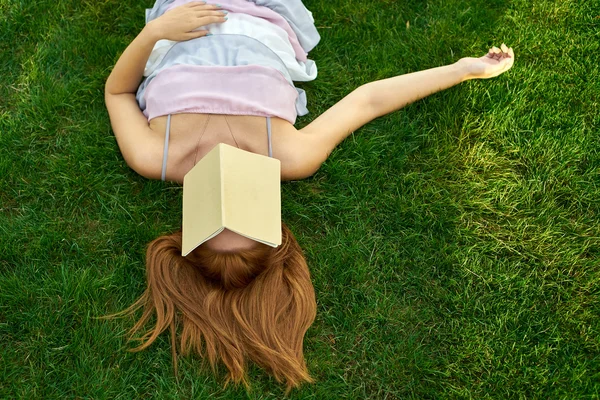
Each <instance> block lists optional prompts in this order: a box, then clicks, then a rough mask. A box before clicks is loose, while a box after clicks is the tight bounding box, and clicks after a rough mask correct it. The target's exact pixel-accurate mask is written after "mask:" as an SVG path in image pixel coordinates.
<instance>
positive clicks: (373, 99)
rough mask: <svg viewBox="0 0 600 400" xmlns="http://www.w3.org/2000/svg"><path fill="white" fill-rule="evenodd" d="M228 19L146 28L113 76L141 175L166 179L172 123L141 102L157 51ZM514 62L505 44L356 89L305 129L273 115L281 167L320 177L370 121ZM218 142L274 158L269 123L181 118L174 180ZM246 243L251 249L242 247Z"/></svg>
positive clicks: (112, 93) (176, 121) (187, 13)
mask: <svg viewBox="0 0 600 400" xmlns="http://www.w3.org/2000/svg"><path fill="white" fill-rule="evenodd" d="M225 15H226V14H225V13H223V12H222V11H220V8H219V7H218V6H217V5H211V4H205V3H202V2H195V3H188V4H185V5H183V6H180V7H177V8H175V9H173V10H171V11H169V12H167V13H165V14H164V15H162V16H161V17H159V18H157V19H156V20H154V21H152V22H150V23H149V24H148V25H146V27H144V29H143V30H142V31H141V32H140V34H139V35H138V36H137V37H136V38H135V39H134V40H133V42H132V43H131V44H130V45H129V46H128V47H127V49H126V50H125V51H124V52H123V54H122V55H121V57H120V58H119V60H118V62H117V64H116V65H115V67H114V69H113V71H112V73H111V74H110V76H109V78H108V80H107V82H106V87H105V101H106V107H107V109H108V113H109V115H110V120H111V124H112V127H113V131H114V133H115V136H116V138H117V142H118V144H119V148H120V149H121V153H122V154H123V157H124V158H125V160H126V162H127V164H128V165H129V166H130V167H131V168H132V169H134V170H135V171H136V172H138V173H139V174H140V175H143V176H145V177H147V178H151V179H160V175H161V167H162V160H163V148H164V138H165V128H166V120H167V117H166V116H163V117H157V118H154V119H153V120H151V121H148V120H147V119H146V117H145V116H144V115H143V114H142V112H141V110H140V109H139V106H138V104H137V102H136V99H135V92H136V91H137V88H138V86H139V84H140V82H141V80H142V78H143V71H144V67H145V64H146V62H147V60H148V57H149V56H150V53H151V51H152V48H153V47H154V45H155V44H156V42H157V41H158V40H160V39H169V40H176V41H184V40H190V39H194V38H201V37H202V36H205V35H206V34H207V33H208V31H206V30H203V29H202V27H203V26H206V25H208V24H213V23H226V18H225ZM514 59H515V55H514V52H513V50H512V48H508V47H507V46H506V45H504V44H502V46H501V47H500V48H497V47H493V48H492V49H490V50H489V52H488V53H487V54H486V55H484V56H483V57H479V58H473V57H467V58H462V59H460V60H459V61H457V62H456V63H454V64H451V65H446V66H443V67H438V68H432V69H428V70H424V71H419V72H414V73H410V74H405V75H400V76H396V77H392V78H388V79H383V80H379V81H374V82H370V83H367V84H365V85H362V86H360V87H359V88H357V89H355V90H354V91H352V92H351V93H350V94H348V95H347V96H346V97H344V98H343V99H342V100H341V101H339V102H338V103H337V104H335V105H334V106H333V107H331V108H330V109H329V110H327V111H326V112H325V113H323V114H322V115H320V116H319V117H317V118H316V119H315V120H314V121H313V122H312V123H310V124H309V125H308V126H306V127H305V128H303V129H301V130H297V129H296V128H295V127H294V126H293V125H292V124H291V123H290V122H288V121H286V120H283V119H281V118H277V117H273V118H272V133H273V136H272V145H273V156H274V157H275V158H277V159H279V160H280V161H281V178H282V180H292V179H302V178H306V177H308V176H310V175H312V174H313V173H314V172H316V171H317V170H318V169H319V167H320V166H321V164H322V163H323V162H324V161H325V160H326V159H327V157H328V156H329V154H331V152H332V151H333V149H334V148H335V147H336V146H337V145H338V144H339V143H340V142H341V141H342V140H344V139H345V138H346V137H347V136H348V135H350V134H351V133H352V132H354V131H355V130H357V129H358V128H360V127H362V126H363V125H365V124H366V123H368V122H370V121H372V120H374V119H376V118H378V117H380V116H383V115H386V114H389V113H391V112H393V111H396V110H399V109H401V108H402V107H404V106H406V105H408V104H410V103H412V102H415V101H417V100H419V99H422V98H424V97H427V96H429V95H431V94H433V93H436V92H439V91H441V90H444V89H447V88H449V87H452V86H454V85H457V84H459V83H461V82H463V81H465V80H469V79H487V78H492V77H495V76H498V75H500V74H502V73H503V72H505V71H507V70H509V69H510V68H511V67H512V66H513V63H514ZM205 126H206V128H204V127H205ZM199 139H201V140H199ZM218 143H226V144H231V145H234V146H239V147H240V148H242V149H244V150H247V151H250V152H254V153H258V154H265V155H266V154H267V133H266V122H265V118H264V117H256V116H235V115H229V116H225V115H210V116H209V115H208V114H177V115H173V116H172V117H171V135H170V140H169V155H168V164H167V173H166V178H167V180H171V181H175V182H180V183H182V182H183V177H184V175H185V174H186V173H187V172H188V171H189V170H190V169H191V168H192V167H193V166H194V164H195V162H196V161H198V160H200V159H201V158H202V157H203V156H204V155H205V154H206V153H208V152H209V151H210V150H211V149H212V148H213V147H214V146H215V145H216V144H218ZM234 235H235V234H234ZM239 245H240V246H241V247H244V245H243V243H241V242H240V243H239ZM217 247H218V246H217Z"/></svg>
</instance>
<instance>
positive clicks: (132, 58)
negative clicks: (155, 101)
mask: <svg viewBox="0 0 600 400" xmlns="http://www.w3.org/2000/svg"><path fill="white" fill-rule="evenodd" d="M157 41H158V38H157V36H156V35H155V34H154V32H153V31H152V29H151V28H150V27H149V26H148V25H147V26H146V27H145V28H144V29H143V30H142V31H141V32H140V34H139V35H138V36H137V37H136V38H135V39H134V40H133V42H131V43H130V44H129V46H127V48H126V49H125V51H124V52H123V54H122V55H121V57H120V58H119V60H118V61H117V64H116V65H115V67H114V68H113V70H112V72H111V74H110V76H109V77H108V79H107V80H106V86H105V91H106V93H109V94H123V93H135V92H136V90H137V88H138V86H139V84H140V81H141V80H142V77H143V75H144V68H145V66H146V62H147V61H148V57H150V53H152V49H153V48H154V45H155V44H156V42H157Z"/></svg>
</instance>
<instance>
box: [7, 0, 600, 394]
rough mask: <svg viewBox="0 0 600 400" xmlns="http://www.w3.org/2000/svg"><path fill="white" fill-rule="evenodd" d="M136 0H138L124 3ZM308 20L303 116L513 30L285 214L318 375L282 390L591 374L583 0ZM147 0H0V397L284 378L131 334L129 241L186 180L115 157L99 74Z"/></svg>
mask: <svg viewBox="0 0 600 400" xmlns="http://www.w3.org/2000/svg"><path fill="white" fill-rule="evenodd" d="M134 3H135V5H133V4H134ZM305 4H306V5H307V7H308V8H309V9H311V10H312V11H313V13H314V16H315V20H316V25H317V27H318V28H319V31H320V33H321V36H322V40H321V43H320V44H319V45H318V46H317V48H316V49H315V50H314V51H313V52H311V54H310V58H312V59H314V60H315V61H316V62H317V65H318V67H319V77H318V78H317V80H316V81H314V82H311V83H308V84H302V85H299V86H300V87H302V88H304V89H305V90H306V91H307V93H308V100H309V109H310V114H309V115H307V116H306V117H302V118H300V119H299V121H298V126H304V125H306V124H307V123H308V122H310V121H311V120H312V119H314V118H315V117H316V116H317V115H319V114H320V113H321V112H323V111H324V110H326V109H327V108H328V107H330V106H331V105H333V104H334V103H335V102H336V101H337V100H339V99H340V98H341V97H342V96H344V95H345V94H347V93H348V92H350V91H351V90H353V89H354V88H356V87H358V86H359V85H361V84H363V83H366V82H369V81H372V80H376V79H382V78H386V77H390V76H393V75H397V74H403V73H407V72H412V71H416V70H420V69H425V68H431V67H435V66H439V65H442V64H446V63H452V62H454V61H456V60H458V59H459V58H460V57H463V56H479V55H483V54H484V53H485V52H486V51H487V49H488V48H489V47H490V46H492V45H497V46H499V45H500V44H501V43H503V42H505V43H506V44H508V45H509V46H512V47H513V48H514V49H515V53H516V62H515V66H514V68H513V69H512V70H511V71H509V72H508V73H506V74H504V75H502V76H500V77H498V78H495V79H493V80H488V81H469V82H466V83H463V84H461V85H459V86H457V87H454V88H452V89H450V90H447V91H445V92H443V93H438V94H436V95H433V96H431V97H429V98H427V99H425V100H422V101H419V102H417V103H415V104H413V105H410V106H408V107H406V108H405V109H403V110H401V111H398V112H396V113H394V114H391V115H388V116H385V117H382V118H380V119H378V120H376V121H374V122H372V123H370V124H368V125H367V126H365V127H363V128H362V129H360V130H358V131H357V132H355V133H354V134H353V135H352V136H351V137H350V138H348V139H347V140H346V141H345V142H344V143H342V145H341V146H340V147H339V148H338V149H337V150H335V151H334V152H333V154H332V155H331V157H330V158H329V160H328V161H327V162H326V163H325V164H324V165H323V167H322V168H321V169H320V170H319V172H317V174H315V175H314V176H313V177H312V178H310V179H308V180H305V181H299V182H289V183H285V184H283V189H282V201H283V204H282V206H283V220H284V221H285V222H286V223H287V224H288V225H289V226H290V228H291V229H292V231H293V232H294V233H295V234H296V236H297V238H298V241H299V242H300V244H301V246H302V247H303V249H304V251H305V253H306V256H307V260H308V263H309V266H310V268H311V272H312V278H313V283H314V285H315V289H316V293H317V302H318V311H317V312H318V315H317V319H316V321H315V323H314V325H313V326H312V327H311V329H309V331H308V333H307V337H306V339H305V354H306V358H307V361H308V366H309V370H310V371H311V373H312V375H313V376H314V378H315V379H316V383H315V384H312V385H306V386H304V387H302V388H301V389H299V390H295V391H293V392H292V393H291V395H290V396H289V397H290V398H292V399H309V398H314V399H366V398H368V399H404V398H413V399H468V398H474V399H486V398H489V399H504V398H522V399H598V398H599V397H600V133H599V132H600V107H599V102H600V99H599V94H600V56H599V54H600V4H599V3H598V1H597V0H594V1H591V0H590V1H581V0H564V1H561V0H555V1H547V0H533V1H525V0H513V1H501V0H445V1H443V0H430V1H423V0H422V1H394V0H371V1H367V2H365V1H358V0H345V1H341V0H328V1H324V0H305ZM151 5H152V1H151V0H146V1H138V2H126V1H116V0H53V1H48V0H35V1H34V0H0V15H1V16H0V39H1V40H0V71H1V73H0V148H1V149H2V154H1V155H0V358H1V360H2V362H1V364H0V398H2V399H12V398H23V399H37V398H43V399H63V398H89V399H104V398H106V399H108V398H110V399H133V398H150V397H152V398H160V399H178V398H211V399H246V398H249V399H279V398H281V397H283V393H284V387H282V386H281V385H279V384H277V383H276V382H275V381H274V379H272V378H270V377H269V376H268V375H267V374H265V373H264V372H262V371H261V370H260V369H258V368H255V367H253V368H252V369H251V371H250V377H251V383H252V391H251V392H250V393H246V391H245V390H244V389H243V388H242V387H238V388H235V387H232V386H230V387H227V388H223V376H224V373H223V371H222V370H221V371H220V373H221V374H220V375H218V376H214V375H213V374H211V373H210V370H208V369H207V368H206V366H205V365H204V364H203V362H202V360H201V359H198V358H193V357H192V358H180V361H179V363H180V364H179V380H178V381H177V380H176V379H175V377H174V375H173V372H172V366H171V356H170V343H169V338H168V336H167V335H163V336H162V337H161V339H160V340H158V341H157V343H155V344H154V345H153V346H152V347H151V348H150V349H149V350H146V351H144V352H142V353H130V352H127V351H126V349H127V343H126V340H125V338H124V334H125V332H126V331H127V330H128V329H129V328H130V327H131V326H132V320H130V319H116V320H109V321H106V320H101V319H98V317H100V316H103V315H106V314H108V313H112V312H115V311H118V310H121V309H123V308H125V307H126V306H128V305H129V304H131V303H132V301H133V300H134V299H136V298H137V297H138V296H139V295H140V294H141V293H142V291H143V289H144V287H145V268H144V253H145V246H146V244H147V243H148V242H150V241H151V240H152V239H154V238H155V237H157V236H159V235H161V234H164V233H169V232H173V231H175V230H177V229H178V228H179V226H180V221H181V188H180V187H179V186H178V185H175V184H171V183H163V182H158V181H149V180H147V179H144V178H142V177H140V176H138V175H137V174H136V173H135V172H133V171H132V170H130V169H129V168H128V167H127V165H126V164H125V162H124V160H123V158H122V156H121V155H120V153H119V150H118V147H117V144H116V141H115V138H114V136H113V134H112V131H111V128H110V124H109V120H108V115H107V113H106V110H105V108H104V99H103V89H104V82H105V80H106V78H107V77H108V74H109V73H110V71H111V68H112V66H113V65H114V63H115V62H116V60H117V58H118V57H119V55H120V53H121V52H122V51H123V50H124V49H125V47H126V46H127V44H128V43H129V42H130V41H131V40H132V39H133V38H134V37H135V35H136V34H137V32H138V31H139V30H140V29H141V28H142V26H143V21H144V8H146V7H150V6H151Z"/></svg>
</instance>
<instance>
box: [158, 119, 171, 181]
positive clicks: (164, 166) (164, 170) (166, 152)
mask: <svg viewBox="0 0 600 400" xmlns="http://www.w3.org/2000/svg"><path fill="white" fill-rule="evenodd" d="M170 133H171V114H169V116H168V117H167V131H166V132H165V149H164V151H163V163H162V172H161V174H160V179H161V180H163V181H164V180H165V178H166V177H167V157H168V155H169V135H170Z"/></svg>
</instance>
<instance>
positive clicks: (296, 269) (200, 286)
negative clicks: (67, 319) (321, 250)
mask: <svg viewBox="0 0 600 400" xmlns="http://www.w3.org/2000/svg"><path fill="white" fill-rule="evenodd" d="M282 234H283V235H282V244H281V246H279V247H278V248H271V247H268V246H266V245H263V244H260V243H259V244H258V246H257V247H256V248H254V249H251V250H245V251H241V252H228V253H223V252H215V251H212V250H209V249H208V248H206V246H200V247H199V248H198V249H196V250H195V251H194V252H192V253H191V254H190V255H188V256H187V257H182V256H181V232H178V233H174V234H172V235H167V236H162V237H159V238H158V239H156V240H154V241H153V242H152V243H150V245H149V246H148V251H147V255H146V269H147V278H148V287H147V288H146V290H145V292H144V294H143V295H142V296H141V297H140V298H139V299H138V300H137V301H136V302H135V303H134V304H133V305H131V306H130V307H129V308H128V309H127V310H125V311H123V312H122V313H121V315H128V314H133V313H134V312H135V311H137V310H138V309H140V308H143V313H142V316H141V318H140V319H139V320H138V321H137V323H136V324H135V325H134V327H133V328H132V329H131V331H130V335H131V336H130V338H133V337H135V336H136V334H138V333H141V332H142V331H143V327H144V326H145V325H146V324H147V322H148V321H149V320H150V319H151V318H152V316H155V323H154V326H153V327H152V328H151V329H150V330H147V331H145V333H143V334H142V335H141V337H138V338H137V339H136V340H139V341H141V344H140V345H139V346H138V347H136V348H134V349H132V350H133V351H140V350H144V349H145V348H147V347H149V346H150V345H151V344H152V343H153V342H154V341H155V340H156V338H157V337H158V336H159V335H160V334H161V333H162V332H163V331H165V330H166V329H167V328H168V327H170V328H171V335H172V337H171V338H172V342H171V343H172V346H173V354H174V362H175V360H176V357H175V355H176V351H177V350H176V344H177V343H176V342H177V340H176V337H177V336H179V350H180V352H181V353H182V354H184V355H185V354H188V353H189V352H190V351H193V352H196V353H198V354H200V355H202V356H205V357H207V358H208V361H209V363H210V365H211V367H212V369H213V371H215V370H216V368H215V367H216V365H217V363H218V362H219V361H220V362H222V363H223V364H224V365H225V366H226V367H227V369H228V370H229V373H228V375H227V380H226V384H227V382H229V381H233V382H234V383H236V384H237V383H240V382H241V383H243V384H244V385H245V386H246V387H248V382H247V378H246V371H247V361H248V360H251V361H253V362H255V363H256V364H258V365H259V366H261V367H262V368H264V369H266V370H267V371H268V372H270V373H271V374H272V375H273V376H274V377H275V379H277V381H279V382H282V383H283V382H285V384H286V385H287V389H288V390H290V389H291V388H293V387H298V386H299V385H301V384H302V383H303V382H312V378H311V377H310V375H309V374H308V370H307V368H306V363H305V361H304V355H303V351H302V345H303V340H304V335H305V333H306V331H307V330H308V328H309V327H310V326H311V325H312V323H313V321H314V319H315V314H316V301H315V293H314V288H313V286H312V283H311V280H310V273H309V270H308V266H307V264H306V260H305V258H304V256H303V254H302V250H301V249H300V246H299V245H298V242H297V241H296V239H295V238H294V236H293V234H292V233H291V231H290V230H289V229H288V228H287V227H286V226H285V225H283V226H282ZM175 366H176V365H175Z"/></svg>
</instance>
